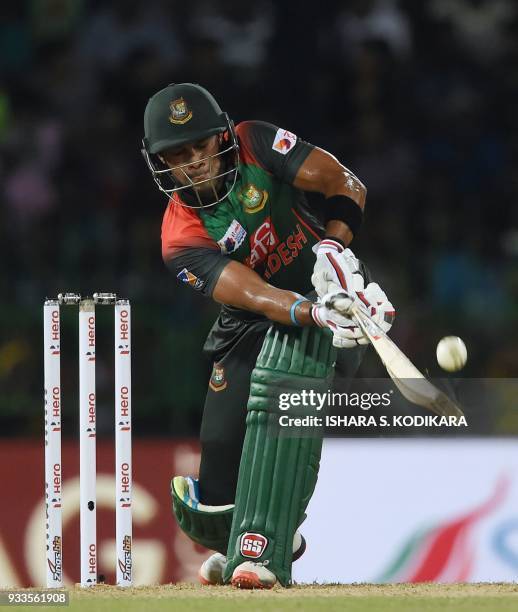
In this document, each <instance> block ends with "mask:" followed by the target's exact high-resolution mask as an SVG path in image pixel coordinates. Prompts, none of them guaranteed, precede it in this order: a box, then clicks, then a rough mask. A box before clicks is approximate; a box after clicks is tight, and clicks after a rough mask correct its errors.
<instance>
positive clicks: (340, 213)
mask: <svg viewBox="0 0 518 612" xmlns="http://www.w3.org/2000/svg"><path fill="white" fill-rule="evenodd" d="M322 213H323V215H324V221H325V223H328V222H329V221H343V222H344V223H347V225H348V227H349V229H350V230H351V232H352V233H353V236H356V234H357V232H358V230H359V229H360V226H361V224H362V221H363V210H362V209H361V208H360V207H359V206H358V204H356V202H354V201H353V200H351V198H348V197H347V196H344V195H334V196H331V197H330V198H327V200H326V201H325V202H324V204H323V206H322Z"/></svg>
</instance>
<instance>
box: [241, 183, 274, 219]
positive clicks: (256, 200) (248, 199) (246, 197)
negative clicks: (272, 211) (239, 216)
mask: <svg viewBox="0 0 518 612" xmlns="http://www.w3.org/2000/svg"><path fill="white" fill-rule="evenodd" d="M237 197H238V198H239V199H240V200H241V202H243V204H244V207H245V212H247V213H256V212H259V211H260V210H262V209H263V208H264V205H265V204H266V201H267V200H268V192H267V191H266V190H265V189H258V188H257V187H256V186H255V185H254V184H253V183H248V185H246V186H245V187H243V189H241V191H239V192H238V194H237Z"/></svg>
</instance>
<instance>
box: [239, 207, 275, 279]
mask: <svg viewBox="0 0 518 612" xmlns="http://www.w3.org/2000/svg"><path fill="white" fill-rule="evenodd" d="M278 242H279V237H278V236H277V233H276V231H275V228H274V227H273V223H272V220H271V218H270V217H266V219H265V220H264V221H263V222H262V223H261V225H260V226H259V227H258V228H257V229H256V230H255V232H254V233H253V234H252V235H251V236H250V257H249V258H248V259H247V261H246V263H247V265H249V266H250V267H251V268H255V266H256V265H257V264H258V263H260V262H262V261H265V260H266V258H267V257H268V254H269V253H270V250H271V249H272V248H273V247H275V246H276V245H277V244H278Z"/></svg>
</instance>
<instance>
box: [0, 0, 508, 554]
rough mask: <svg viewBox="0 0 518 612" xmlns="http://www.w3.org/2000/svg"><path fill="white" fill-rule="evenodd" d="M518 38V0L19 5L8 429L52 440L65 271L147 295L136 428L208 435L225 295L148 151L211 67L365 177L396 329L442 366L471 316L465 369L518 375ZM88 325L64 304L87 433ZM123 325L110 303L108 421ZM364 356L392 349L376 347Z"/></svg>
mask: <svg viewBox="0 0 518 612" xmlns="http://www.w3.org/2000/svg"><path fill="white" fill-rule="evenodd" d="M517 40H518V6H517V5H516V3H514V2H513V1H512V0H428V1H423V2H419V3H416V2H412V1H411V0H405V1H399V2H396V1H394V2H392V1H390V0H378V1H369V0H357V1H349V2H336V1H335V2H332V1H329V2H326V3H325V6H324V5H322V4H314V3H313V4H312V3H309V4H308V5H305V6H304V8H303V9H301V8H300V4H299V3H295V2H290V1H285V2H282V3H273V2H268V1H267V0H264V1H258V2H254V3H244V2H240V1H238V0H211V1H210V2H202V1H198V2H189V3H184V2H179V1H178V0H174V1H169V0H168V1H165V0H164V1H149V0H148V1H147V2H143V1H141V0H126V1H122V0H121V1H118V2H115V1H110V2H101V1H97V2H95V1H93V2H86V1H81V0H28V1H26V2H21V3H17V4H14V3H7V4H6V5H5V6H3V7H2V16H1V17H0V204H1V205H0V293H1V295H2V300H1V303H0V326H1V333H0V389H1V393H0V436H2V438H1V439H0V447H3V448H4V450H5V449H9V452H10V453H12V452H14V451H13V449H15V448H17V446H16V443H17V442H16V441H19V448H22V445H23V444H26V443H29V444H31V443H32V445H35V448H40V447H39V446H38V445H41V442H42V439H43V406H42V376H43V352H42V316H41V315H42V309H41V307H42V303H43V299H44V297H45V296H53V295H56V294H57V293H58V292H60V291H77V292H80V293H83V294H87V293H92V292H93V291H95V290H99V291H116V292H117V293H119V294H120V295H122V296H125V297H128V298H130V299H131V301H132V305H133V375H134V378H133V381H134V382H133V399H134V432H135V437H139V436H140V437H142V438H144V437H149V436H155V437H159V436H160V437H163V438H164V437H165V438H166V439H167V440H169V441H171V443H172V441H173V439H177V443H178V444H180V443H181V442H179V441H180V440H185V439H192V438H193V437H195V436H196V435H197V431H198V426H199V419H200V415H201V408H202V404H203V397H204V393H205V387H206V380H207V375H208V371H209V368H210V364H207V363H204V362H203V360H202V359H201V358H200V348H201V345H202V342H203V339H204V337H205V335H206V333H207V331H208V329H209V327H210V325H211V323H212V321H213V319H214V317H215V316H216V313H217V306H215V305H214V304H212V303H211V302H210V301H209V300H206V299H203V298H202V297H201V296H199V295H198V294H197V293H196V292H194V291H192V290H191V289H189V288H186V287H183V286H180V285H179V283H177V281H176V280H175V279H174V277H173V276H171V275H170V273H168V272H167V270H166V269H165V267H164V266H163V263H162V261H161V256H160V223H161V218H162V213H163V210H164V207H165V204H166V202H165V199H164V197H163V195H162V194H160V193H159V192H158V190H157V189H156V188H155V186H154V184H153V182H152V180H151V176H150V175H149V172H148V170H147V168H146V167H145V165H144V162H143V160H142V158H141V155H140V139H141V137H142V114H143V109H144V106H145V104H146V101H147V98H148V97H149V95H150V94H152V93H153V92H154V91H156V90H157V89H159V88H161V87H163V86H164V85H165V84H167V83H170V82H175V81H176V82H178V81H194V82H199V83H200V84H202V85H204V86H205V87H207V88H208V89H209V90H210V91H212V92H213V93H214V95H215V96H216V98H217V99H218V100H219V101H220V103H221V106H222V107H223V109H224V110H226V111H227V112H228V113H229V114H230V116H231V117H232V118H233V119H234V121H235V122H236V123H237V122H239V121H241V120H244V119H262V120H266V121H271V122H272V123H275V124H277V125H279V126H281V127H283V128H286V129H289V130H291V131H293V132H295V133H297V134H298V135H299V136H300V137H301V138H304V139H305V140H308V141H310V142H312V143H314V144H316V145H318V146H321V147H323V148H325V149H328V150H330V151H331V152H333V153H334V154H336V156H337V157H338V158H339V159H340V160H341V161H342V162H343V163H344V164H346V165H347V166H348V167H350V168H351V169H352V170H353V171H354V172H355V173H356V174H357V175H358V176H359V177H360V178H361V179H362V181H363V182H364V183H365V184H366V185H367V188H368V197H367V209H366V220H365V224H364V227H363V229H362V232H361V235H360V237H359V238H358V240H355V242H354V244H353V247H354V250H355V252H356V254H357V255H358V256H360V257H361V258H362V259H364V260H365V261H366V262H367V263H368V265H369V267H370V269H371V270H372V272H373V274H374V276H375V277H376V279H377V280H379V282H380V284H381V285H382V286H383V287H384V288H385V289H386V291H387V294H388V295H389V296H390V298H391V300H392V302H393V303H394V305H395V306H396V309H397V310H398V315H399V316H398V318H397V320H396V323H395V325H394V327H393V332H392V337H393V338H394V339H395V340H396V341H397V342H398V344H399V345H400V346H401V347H403V348H404V350H405V351H406V352H407V353H408V354H409V355H410V356H411V357H412V359H414V360H415V362H416V365H418V367H420V368H422V369H427V370H428V371H429V372H430V374H431V375H438V374H439V370H438V367H437V365H436V364H435V357H434V352H435V344H436V342H437V340H438V339H439V338H440V337H442V336H444V335H448V334H455V335H459V336H461V337H463V338H464V340H465V341H466V344H467V345H468V351H469V361H468V365H467V367H466V369H465V370H464V371H463V375H465V376H469V377H472V378H477V377H515V376H516V373H517V370H518V343H517V331H516V330H517V318H518V309H517V301H518V272H517V270H518V268H517V266H516V262H517V258H518V219H517V213H516V206H515V200H516V197H517V191H518V181H517V180H516V176H518V173H517V170H518V167H517V165H518V125H517V119H516V103H517V89H518V81H517V77H516V75H517V74H518V46H517V42H516V41H517ZM75 324H76V316H75V313H73V312H72V310H69V311H67V312H65V313H64V315H63V328H64V329H63V351H64V354H65V357H66V356H68V360H67V361H65V357H64V360H63V381H64V386H63V397H64V430H65V432H68V433H69V435H70V437H73V433H74V432H75V426H76V423H77V409H76V405H77V403H76V398H77V394H76V391H75V389H76V387H77V358H76V347H77V345H76V342H77V338H76V329H75ZM111 325H112V322H111V317H110V316H109V314H108V313H107V312H101V313H100V314H99V319H98V326H99V332H98V334H99V344H100V347H99V351H98V352H99V354H100V359H99V361H98V367H99V372H98V394H99V402H98V431H99V434H100V437H101V438H102V437H103V436H104V437H106V438H107V439H108V437H109V436H111V433H112V417H111V415H112V413H111V410H112V406H111V402H112V375H113V366H112V352H111V351H112V347H111V344H110V342H111V337H112V336H111V334H112V328H111ZM362 373H363V375H364V376H370V377H373V376H381V375H383V369H382V368H381V366H380V365H379V364H378V362H377V360H376V358H375V357H374V356H373V355H369V356H368V358H367V359H366V360H365V362H364V364H363V366H362ZM492 408H493V410H492V412H491V416H490V418H488V417H487V415H486V417H485V418H484V419H483V423H482V424H483V429H482V430H481V429H480V428H479V432H480V433H484V434H485V435H488V436H491V435H506V436H509V435H511V434H516V433H517V432H518V413H517V412H516V410H514V409H513V406H512V405H511V407H510V408H509V406H508V407H507V408H505V409H499V407H498V406H493V407H492ZM474 425H476V423H474ZM13 441H14V444H15V446H12V444H13ZM143 442H145V440H143ZM23 448H25V447H23ZM40 450H41V449H40ZM6 452H7V451H6ZM15 464H17V463H16V462H15ZM1 469H2V472H4V470H7V464H6V463H5V462H4V463H3V464H2V468H1ZM4 475H5V474H4ZM36 476H39V474H36ZM40 481H41V486H42V487H43V474H41V479H40V480H38V479H37V478H35V479H34V482H33V481H32V480H31V486H33V487H35V488H36V490H38V487H39V486H40V484H39V482H40ZM4 512H7V509H6V507H5V506H4V508H3V510H2V513H4ZM0 517H2V522H1V523H0V528H1V529H2V530H5V529H7V528H8V520H9V519H8V518H6V517H7V515H6V514H2V515H0ZM65 554H66V553H65Z"/></svg>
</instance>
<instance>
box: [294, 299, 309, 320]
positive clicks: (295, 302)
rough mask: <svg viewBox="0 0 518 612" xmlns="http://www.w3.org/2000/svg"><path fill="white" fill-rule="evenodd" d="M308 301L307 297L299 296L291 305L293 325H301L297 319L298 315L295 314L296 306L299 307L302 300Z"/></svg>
mask: <svg viewBox="0 0 518 612" xmlns="http://www.w3.org/2000/svg"><path fill="white" fill-rule="evenodd" d="M307 301H308V300H307V299H306V298H299V299H298V300H295V301H294V302H293V304H292V305H291V308H290V318H291V322H292V323H293V325H297V326H298V327H300V323H299V322H298V321H297V317H296V316H295V308H297V306H298V305H299V304H301V303H302V302H307Z"/></svg>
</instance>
